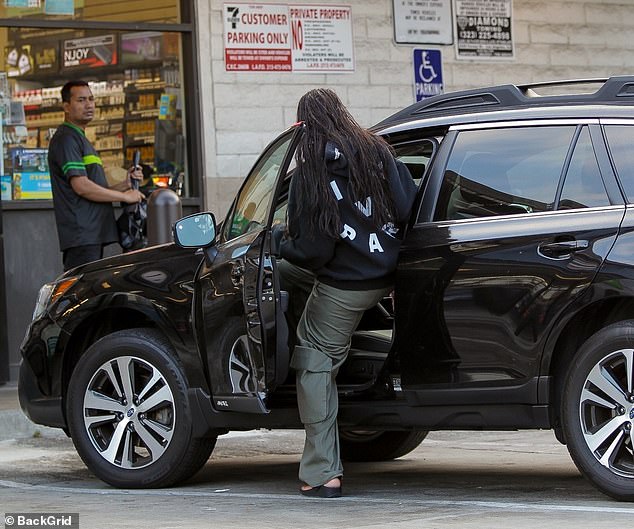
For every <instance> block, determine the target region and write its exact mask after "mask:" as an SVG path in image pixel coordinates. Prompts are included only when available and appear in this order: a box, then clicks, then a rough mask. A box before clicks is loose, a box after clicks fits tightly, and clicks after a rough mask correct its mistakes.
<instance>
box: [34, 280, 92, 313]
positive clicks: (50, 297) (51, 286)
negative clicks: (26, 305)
mask: <svg viewBox="0 0 634 529" xmlns="http://www.w3.org/2000/svg"><path fill="white" fill-rule="evenodd" d="M79 278H80V276H71V277H65V278H63V279H60V280H58V281H55V282H53V283H46V284H45V285H43V286H42V288H40V291H39V292H38V294H37V301H36V302H35V309H34V310H33V318H32V319H33V320H35V319H36V318H39V317H40V316H41V315H42V314H44V312H45V311H46V309H47V308H48V307H49V306H50V305H52V304H53V303H55V301H57V300H58V299H59V298H60V297H61V296H62V295H63V294H64V292H66V291H67V290H68V289H69V288H70V287H72V286H73V285H74V284H75V283H76V282H77V281H78V280H79Z"/></svg>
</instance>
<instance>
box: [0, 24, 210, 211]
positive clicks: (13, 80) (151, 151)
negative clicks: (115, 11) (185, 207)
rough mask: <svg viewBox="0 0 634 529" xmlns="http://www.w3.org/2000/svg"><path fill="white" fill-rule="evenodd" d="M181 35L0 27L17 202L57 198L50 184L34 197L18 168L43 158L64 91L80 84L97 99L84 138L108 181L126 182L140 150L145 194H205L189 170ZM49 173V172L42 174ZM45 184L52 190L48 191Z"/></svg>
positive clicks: (10, 169)
mask: <svg viewBox="0 0 634 529" xmlns="http://www.w3.org/2000/svg"><path fill="white" fill-rule="evenodd" d="M183 35H184V34H182V33H178V32H163V31H114V30H88V29H77V28H43V29H42V28H15V27H13V28H0V45H2V43H4V53H5V55H4V61H5V65H4V70H3V69H2V68H0V70H3V71H4V73H5V74H6V78H5V79H6V84H5V85H4V86H3V87H0V90H4V91H6V92H7V93H5V94H4V95H5V96H9V98H10V101H9V100H5V104H6V105H10V108H11V110H12V112H11V113H7V115H6V116H5V118H4V120H3V121H4V122H3V132H4V137H3V140H4V141H3V152H2V155H3V156H4V160H3V161H4V168H5V172H4V174H3V175H2V176H5V177H7V178H8V179H10V180H11V187H12V189H11V190H10V195H11V197H10V198H11V199H12V200H22V199H32V198H51V191H50V181H49V182H47V183H46V179H42V180H39V181H34V182H32V184H33V185H32V186H31V188H32V189H31V191H35V190H34V189H33V186H35V185H36V184H37V193H38V194H35V193H34V192H30V191H29V185H28V184H27V185H22V184H24V182H23V181H22V182H21V181H20V180H19V179H20V178H21V177H20V175H21V174H23V173H24V172H26V170H25V169H24V168H23V167H20V166H19V163H18V162H19V161H20V160H21V159H22V158H24V157H23V156H22V154H25V155H26V157H27V158H33V157H36V156H39V155H40V154H41V153H42V152H43V151H44V156H43V160H46V152H45V151H46V149H48V143H49V140H50V138H51V136H52V135H53V134H54V132H55V130H56V129H57V127H59V126H60V125H61V124H62V122H63V121H64V111H63V108H62V101H61V88H62V86H63V85H64V83H66V82H67V81H69V80H84V81H87V82H88V83H89V85H90V88H91V91H92V93H93V95H94V97H95V107H96V108H95V114H94V117H93V119H92V120H91V121H90V123H88V124H87V126H86V137H87V138H88V139H89V140H90V142H91V143H92V145H93V147H94V148H95V150H96V151H97V153H98V154H99V157H100V158H101V162H102V164H103V167H104V170H105V172H106V176H107V178H108V182H109V183H110V185H116V184H117V183H119V182H120V181H121V180H122V179H123V178H124V177H125V170H126V169H127V168H128V167H129V166H130V164H131V163H132V160H133V158H134V154H135V152H136V151H139V154H140V162H141V164H142V166H143V174H144V180H143V184H142V187H143V190H144V192H146V193H149V191H151V190H152V189H154V188H156V187H159V186H168V185H171V186H172V188H174V189H176V190H180V192H181V193H182V196H183V197H191V196H199V193H200V190H199V185H198V174H194V172H193V171H192V170H191V160H190V159H189V156H190V153H191V150H192V149H191V148H190V147H188V145H189V138H190V137H191V136H189V135H188V134H187V132H188V123H187V114H188V112H189V111H190V109H188V108H187V105H188V103H189V101H188V100H187V99H186V98H185V93H186V86H185V82H186V79H185V74H184V63H183V61H182V53H183ZM41 172H42V173H43V175H44V174H46V175H48V166H47V167H45V168H44V169H42V170H41ZM44 184H46V185H44Z"/></svg>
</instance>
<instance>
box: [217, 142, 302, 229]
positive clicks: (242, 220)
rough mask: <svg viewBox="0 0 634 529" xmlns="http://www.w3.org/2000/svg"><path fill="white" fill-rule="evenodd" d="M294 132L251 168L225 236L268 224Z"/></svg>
mask: <svg viewBox="0 0 634 529" xmlns="http://www.w3.org/2000/svg"><path fill="white" fill-rule="evenodd" d="M291 138H292V134H290V135H288V136H285V137H284V138H282V139H281V140H279V141H278V142H277V143H276V144H275V145H273V146H272V147H271V148H270V149H269V150H268V151H267V152H266V153H265V154H264V155H263V156H262V158H260V160H259V162H258V163H257V164H256V166H255V167H254V168H253V170H252V171H251V174H250V175H249V177H248V178H247V182H246V183H245V185H244V187H243V188H242V190H241V191H240V194H239V195H238V198H237V200H236V205H235V208H234V210H233V212H232V215H231V219H230V222H228V224H227V228H226V229H225V239H233V238H234V237H239V236H240V235H243V234H245V233H248V232H250V231H252V230H256V229H259V228H261V227H262V226H265V225H266V223H267V220H268V214H269V209H270V206H271V201H272V199H273V193H274V192H275V184H276V182H277V177H278V175H279V172H280V167H281V166H282V163H283V162H284V158H285V156H286V152H287V151H288V148H289V144H290V142H291Z"/></svg>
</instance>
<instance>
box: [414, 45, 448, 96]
mask: <svg viewBox="0 0 634 529" xmlns="http://www.w3.org/2000/svg"><path fill="white" fill-rule="evenodd" d="M442 92H443V82H442V57H441V55H440V50H421V49H417V48H415V49H414V96H415V98H416V101H420V100H421V99H425V98H426V97H431V96H435V95H438V94H442Z"/></svg>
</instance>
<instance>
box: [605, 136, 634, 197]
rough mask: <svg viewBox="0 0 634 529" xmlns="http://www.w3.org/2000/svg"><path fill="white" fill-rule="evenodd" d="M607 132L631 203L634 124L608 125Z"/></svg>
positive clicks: (632, 195) (633, 182) (633, 189)
mask: <svg viewBox="0 0 634 529" xmlns="http://www.w3.org/2000/svg"><path fill="white" fill-rule="evenodd" d="M605 133H606V136H607V138H608V143H609V145H610V153H611V154H612V160H613V161H614V165H615V166H616V172H617V174H618V175H619V180H620V181H621V185H622V186H623V191H625V195H626V197H627V201H628V202H629V203H632V202H634V126H632V125H608V126H606V127H605Z"/></svg>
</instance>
